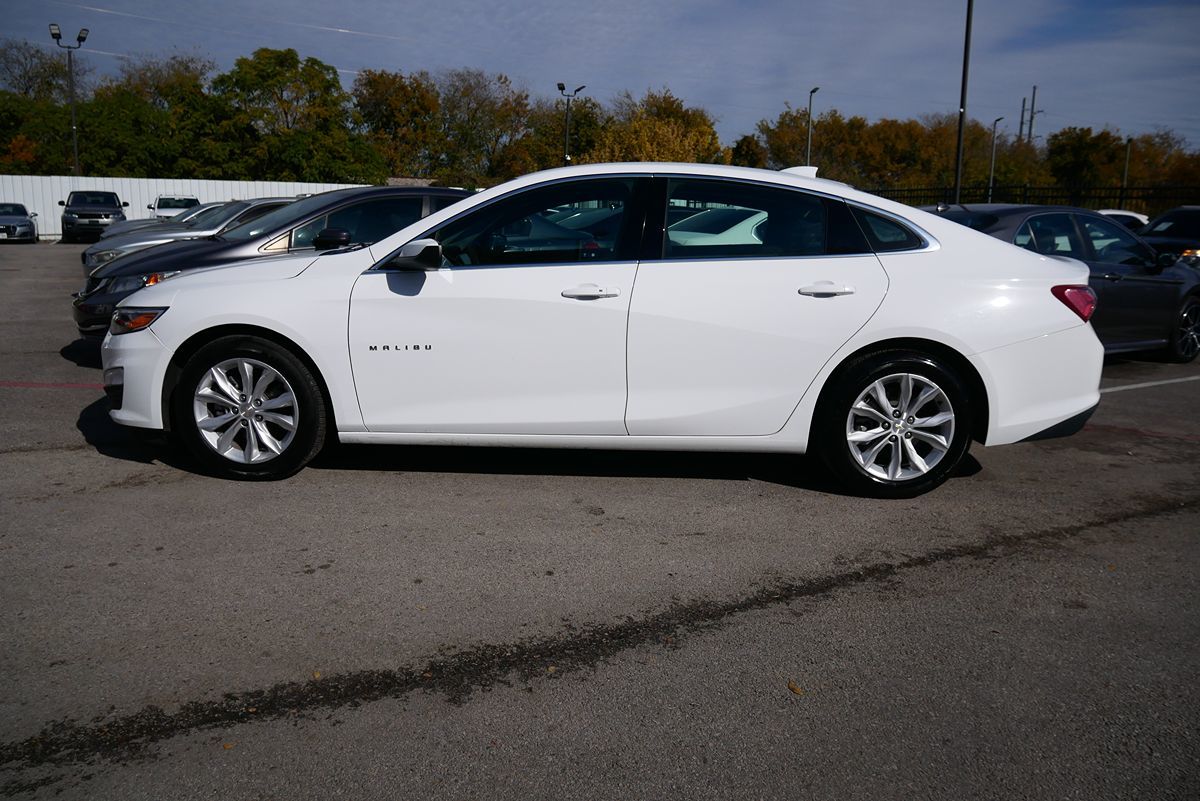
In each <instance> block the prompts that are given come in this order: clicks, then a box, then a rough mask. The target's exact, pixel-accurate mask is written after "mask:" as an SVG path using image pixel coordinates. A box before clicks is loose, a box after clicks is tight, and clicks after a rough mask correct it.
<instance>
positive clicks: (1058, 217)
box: [1018, 214, 1088, 259]
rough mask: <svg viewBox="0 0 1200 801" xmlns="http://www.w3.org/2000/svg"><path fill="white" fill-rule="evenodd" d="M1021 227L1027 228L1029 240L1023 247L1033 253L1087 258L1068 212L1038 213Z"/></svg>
mask: <svg viewBox="0 0 1200 801" xmlns="http://www.w3.org/2000/svg"><path fill="white" fill-rule="evenodd" d="M1021 227H1022V229H1025V228H1026V227H1027V228H1028V229H1029V230H1028V233H1029V242H1028V243H1026V244H1025V245H1023V247H1025V248H1027V249H1029V250H1032V251H1034V252H1035V253H1041V254H1043V255H1045V256H1070V257H1072V258H1075V259H1086V258H1088V254H1087V252H1086V251H1085V250H1084V248H1083V242H1081V241H1080V239H1079V232H1078V231H1076V230H1075V223H1074V221H1073V220H1072V219H1071V215H1070V214H1039V215H1037V216H1036V217H1030V218H1029V219H1028V220H1027V221H1026V222H1025V225H1023V226H1021ZM1018 233H1020V232H1018ZM1018 244H1020V243H1018Z"/></svg>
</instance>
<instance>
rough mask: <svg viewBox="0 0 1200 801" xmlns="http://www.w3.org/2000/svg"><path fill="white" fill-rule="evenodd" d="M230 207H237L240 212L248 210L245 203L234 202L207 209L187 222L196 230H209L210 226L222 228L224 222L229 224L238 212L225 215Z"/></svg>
mask: <svg viewBox="0 0 1200 801" xmlns="http://www.w3.org/2000/svg"><path fill="white" fill-rule="evenodd" d="M230 206H237V207H238V210H239V211H240V210H241V209H244V208H246V204H245V202H242V201H234V202H232V203H222V204H220V205H219V206H213V207H212V208H211V209H205V210H204V211H202V212H200V213H199V214H197V215H196V216H195V217H192V218H190V219H188V220H187V224H188V225H190V226H192V227H194V228H208V227H210V226H220V224H221V223H222V222H228V221H229V219H230V218H231V217H233V216H234V215H235V214H237V212H233V214H223V213H222V212H224V211H225V210H226V209H228V208H229V207H230Z"/></svg>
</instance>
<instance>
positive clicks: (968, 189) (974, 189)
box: [867, 186, 1200, 216]
mask: <svg viewBox="0 0 1200 801" xmlns="http://www.w3.org/2000/svg"><path fill="white" fill-rule="evenodd" d="M867 191H868V192H870V193H871V194H873V195H879V196H880V197H886V198H889V199H891V200H895V201H897V202H900V203H906V204H908V205H910V206H935V205H937V204H938V203H951V202H953V201H954V187H951V186H947V187H936V186H935V187H924V188H919V189H868V190H867ZM991 194H992V202H993V203H1037V204H1040V205H1048V206H1049V205H1054V206H1080V207H1082V208H1085V209H1128V210H1129V211H1138V212H1141V213H1142V214H1149V215H1150V216H1154V215H1155V214H1159V213H1161V212H1164V211H1166V210H1167V209H1171V208H1174V207H1175V206H1186V205H1198V204H1200V186H1128V187H1125V188H1123V189H1122V188H1121V187H1119V186H1085V187H1075V188H1066V189H1064V188H1063V187H1058V186H996V187H993V188H992V193H991ZM987 199H988V188H987V187H986V186H964V187H963V188H962V202H963V203H986V202H987Z"/></svg>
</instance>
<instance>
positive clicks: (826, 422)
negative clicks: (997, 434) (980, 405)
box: [813, 350, 971, 498]
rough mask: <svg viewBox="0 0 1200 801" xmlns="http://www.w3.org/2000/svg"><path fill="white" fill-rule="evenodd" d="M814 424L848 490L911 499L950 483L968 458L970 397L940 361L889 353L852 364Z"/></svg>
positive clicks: (821, 448)
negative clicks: (949, 479) (947, 480)
mask: <svg viewBox="0 0 1200 801" xmlns="http://www.w3.org/2000/svg"><path fill="white" fill-rule="evenodd" d="M881 393H882V396H881ZM905 393H907V400H906V399H905ZM917 404H920V405H917ZM813 423H814V429H813V439H814V441H815V442H816V443H817V446H818V448H819V452H820V456H821V459H822V460H823V461H824V462H825V464H826V465H827V466H828V467H829V469H830V471H831V472H832V473H833V474H834V475H835V476H836V477H837V479H838V480H839V481H840V483H841V484H842V485H843V486H844V487H846V488H847V489H848V490H850V491H851V492H853V493H854V494H857V495H864V496H867V497H873V498H912V497H915V496H917V495H921V494H923V493H926V492H929V491H930V490H932V489H933V488H934V487H937V486H938V485H939V484H941V483H942V482H943V481H945V480H946V479H947V478H949V477H950V475H951V474H952V473H953V472H954V470H955V468H957V467H958V464H959V462H961V461H962V458H963V456H965V455H966V453H967V449H968V447H969V446H970V442H971V408H970V395H969V393H968V392H967V390H966V388H965V387H964V386H963V382H962V381H961V380H960V379H959V378H958V377H957V376H956V375H955V374H954V372H953V370H951V369H950V368H948V367H947V366H946V365H945V364H943V363H942V362H940V361H939V360H938V359H937V358H935V357H933V356H930V355H928V354H923V353H918V352H913V351H901V350H892V351H883V352H880V353H874V354H868V355H866V356H863V357H860V358H858V359H856V360H855V361H853V362H851V363H850V364H848V365H846V367H845V368H844V369H843V370H842V371H841V372H840V374H839V375H837V376H836V378H835V379H834V382H833V383H832V384H831V385H830V387H829V389H828V390H827V391H826V393H825V394H824V395H823V396H822V398H821V403H820V404H819V405H818V412H817V415H816V419H815V420H814V421H813Z"/></svg>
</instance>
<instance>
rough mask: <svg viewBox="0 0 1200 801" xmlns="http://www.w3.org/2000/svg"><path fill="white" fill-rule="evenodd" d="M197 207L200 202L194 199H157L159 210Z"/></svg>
mask: <svg viewBox="0 0 1200 801" xmlns="http://www.w3.org/2000/svg"><path fill="white" fill-rule="evenodd" d="M199 205H200V201H199V200H196V198H194V197H160V198H159V199H158V207H159V208H160V209H190V208H191V207H192V206H199Z"/></svg>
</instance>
